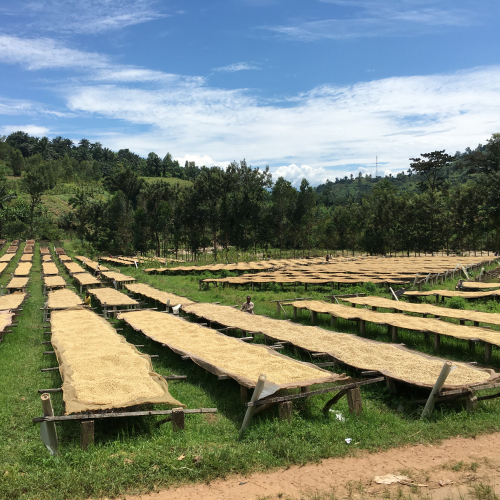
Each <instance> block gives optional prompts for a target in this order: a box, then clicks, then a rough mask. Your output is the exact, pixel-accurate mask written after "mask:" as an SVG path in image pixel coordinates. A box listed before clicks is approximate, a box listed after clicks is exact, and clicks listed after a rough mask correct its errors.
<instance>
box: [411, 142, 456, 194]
mask: <svg viewBox="0 0 500 500" xmlns="http://www.w3.org/2000/svg"><path fill="white" fill-rule="evenodd" d="M444 151H445V150H444V149H443V150H442V151H433V152H432V153H422V154H421V155H420V156H422V158H423V159H422V158H410V160H411V161H412V163H410V168H411V170H412V171H413V172H415V173H417V174H419V175H420V176H422V177H423V179H424V181H423V182H421V183H420V186H421V188H422V190H425V189H430V190H435V189H438V188H439V187H440V186H441V184H442V183H443V181H444V168H445V167H447V166H448V165H449V164H450V163H451V162H452V161H453V160H454V157H453V156H450V155H449V154H446V153H445V152H444Z"/></svg>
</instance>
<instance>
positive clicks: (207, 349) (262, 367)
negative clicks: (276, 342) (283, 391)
mask: <svg viewBox="0 0 500 500" xmlns="http://www.w3.org/2000/svg"><path fill="white" fill-rule="evenodd" d="M118 319H123V320H125V321H126V322H127V323H128V324H129V325H130V326H131V327H132V328H134V329H135V330H137V331H140V332H142V333H143V334H144V335H146V336H147V337H149V338H151V339H152V340H154V341H156V342H159V343H161V344H164V345H166V346H168V347H169V348H170V349H172V351H174V352H176V353H177V354H180V355H182V356H189V357H190V358H191V360H192V361H193V362H195V363H196V364H197V365H199V366H201V367H202V368H204V369H205V370H207V371H209V372H210V373H213V374H214V375H227V376H229V377H231V378H232V379H234V380H236V381H237V382H238V384H240V385H243V386H245V387H248V388H253V387H255V385H256V383H257V380H258V378H259V375H260V374H261V373H264V374H265V375H266V376H267V380H268V381H269V382H272V383H274V384H277V385H279V386H280V387H281V388H288V389H291V388H296V387H305V386H310V385H313V384H323V383H326V382H336V381H340V380H345V376H344V375H338V374H336V373H332V372H329V371H326V370H322V369H320V368H317V367H315V366H314V365H312V364H309V363H303V362H300V361H296V360H293V359H290V358H288V357H286V356H282V355H281V354H278V353H277V352H276V351H274V350H273V349H270V348H269V347H266V346H263V345H251V344H247V343H245V342H243V341H242V340H240V339H236V338H232V337H227V336H226V335H223V334H221V333H219V332H217V331H215V330H212V329H210V328H204V327H202V326H201V325H198V324H196V323H190V322H189V321H185V320H183V319H181V318H178V317H176V316H174V315H171V314H166V313H161V312H156V311H147V310H145V311H136V312H124V313H121V314H119V315H118Z"/></svg>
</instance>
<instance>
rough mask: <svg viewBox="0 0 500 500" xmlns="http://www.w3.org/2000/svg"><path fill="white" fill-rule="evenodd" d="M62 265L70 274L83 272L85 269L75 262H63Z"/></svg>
mask: <svg viewBox="0 0 500 500" xmlns="http://www.w3.org/2000/svg"><path fill="white" fill-rule="evenodd" d="M64 267H65V268H66V269H67V271H68V273H70V274H78V273H84V272H85V269H83V267H81V266H79V265H78V264H77V263H76V262H64Z"/></svg>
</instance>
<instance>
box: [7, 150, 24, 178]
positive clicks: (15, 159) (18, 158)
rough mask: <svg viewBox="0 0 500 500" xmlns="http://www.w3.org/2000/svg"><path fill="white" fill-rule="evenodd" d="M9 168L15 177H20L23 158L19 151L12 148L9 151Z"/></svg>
mask: <svg viewBox="0 0 500 500" xmlns="http://www.w3.org/2000/svg"><path fill="white" fill-rule="evenodd" d="M10 166H11V168H12V172H13V174H14V175H15V176H16V177H21V173H22V171H23V168H24V158H23V155H22V154H21V151H19V149H15V148H12V149H11V150H10Z"/></svg>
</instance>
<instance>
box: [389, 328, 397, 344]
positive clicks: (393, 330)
mask: <svg viewBox="0 0 500 500" xmlns="http://www.w3.org/2000/svg"><path fill="white" fill-rule="evenodd" d="M389 328H390V329H391V340H392V341H393V342H397V341H398V327H397V326H393V325H390V326H389Z"/></svg>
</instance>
